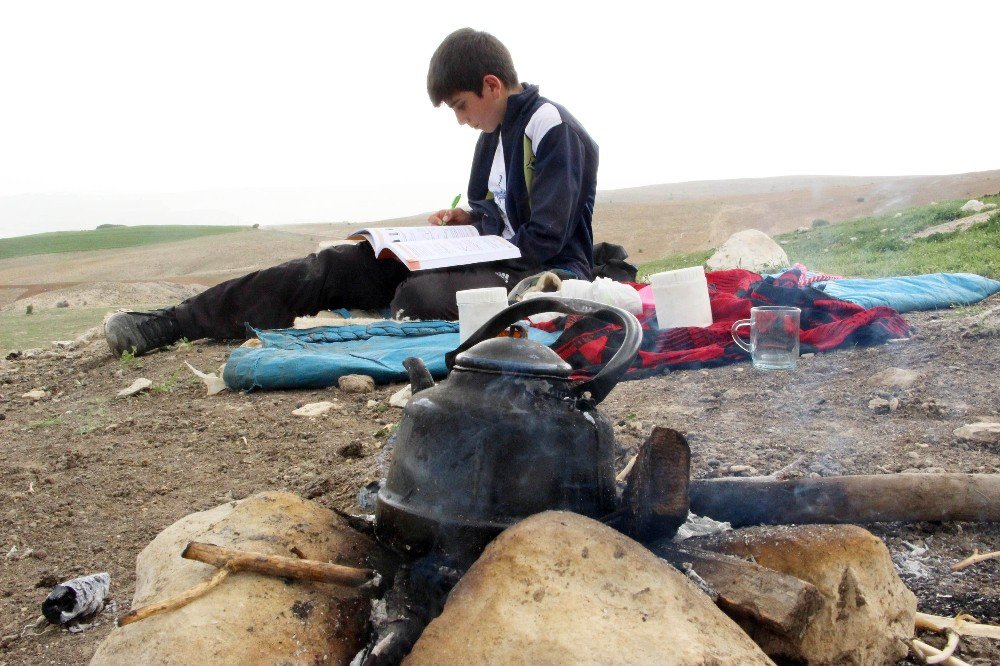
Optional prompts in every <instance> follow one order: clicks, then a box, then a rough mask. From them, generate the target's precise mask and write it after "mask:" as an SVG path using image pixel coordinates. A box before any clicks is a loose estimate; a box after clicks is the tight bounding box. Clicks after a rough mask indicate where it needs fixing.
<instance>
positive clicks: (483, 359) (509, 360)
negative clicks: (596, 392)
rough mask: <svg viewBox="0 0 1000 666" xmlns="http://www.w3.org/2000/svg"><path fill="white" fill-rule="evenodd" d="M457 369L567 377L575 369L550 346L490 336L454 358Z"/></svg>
mask: <svg viewBox="0 0 1000 666" xmlns="http://www.w3.org/2000/svg"><path fill="white" fill-rule="evenodd" d="M455 368H456V369H461V370H480V371H486V372H501V373H511V374H518V375H533V376H539V377H558V378H568V377H569V375H570V373H571V372H572V371H573V366H571V365H570V364H569V363H567V362H566V361H564V360H562V358H560V357H559V354H557V353H555V352H554V351H552V349H550V348H549V347H546V346H545V345H543V344H541V343H540V342H536V341H535V340H529V339H527V338H508V337H505V338H490V339H489V340H483V341H482V342H480V343H479V344H477V345H475V346H473V347H472V348H470V349H467V350H466V351H464V352H462V353H461V354H459V355H458V356H457V357H456V358H455Z"/></svg>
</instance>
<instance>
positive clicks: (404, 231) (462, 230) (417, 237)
mask: <svg viewBox="0 0 1000 666" xmlns="http://www.w3.org/2000/svg"><path fill="white" fill-rule="evenodd" d="M478 236H479V232H478V231H477V230H476V228H475V227H474V226H472V225H471V224H456V225H454V226H446V227H439V226H435V225H432V224H428V225H427V226H423V227H383V228H378V227H375V228H371V229H361V230H359V231H355V232H354V233H352V234H351V235H350V236H348V237H347V238H348V239H349V240H366V241H368V242H369V243H371V244H372V247H373V248H375V252H376V254H378V253H380V252H381V251H382V250H384V249H385V248H386V247H388V246H389V244H390V243H402V242H412V241H427V240H433V239H435V238H476V237H478Z"/></svg>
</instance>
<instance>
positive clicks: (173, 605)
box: [118, 569, 229, 627]
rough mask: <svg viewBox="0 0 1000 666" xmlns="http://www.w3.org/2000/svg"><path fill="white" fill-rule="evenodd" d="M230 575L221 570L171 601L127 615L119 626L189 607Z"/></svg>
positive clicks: (123, 616)
mask: <svg viewBox="0 0 1000 666" xmlns="http://www.w3.org/2000/svg"><path fill="white" fill-rule="evenodd" d="M228 575H229V570H228V569H219V570H218V571H216V572H215V575H214V576H212V577H211V578H209V579H208V580H206V581H203V582H201V583H198V584H197V585H195V586H194V587H192V588H191V589H190V590H185V591H184V592H181V593H180V594H178V595H176V596H173V597H170V598H169V599H165V600H163V601H161V602H160V603H158V604H150V605H149V606H143V607H142V608H137V609H135V610H133V611H129V612H128V613H125V614H124V615H122V616H121V617H120V618H118V626H119V627H124V626H125V625H126V624H132V623H133V622H138V621H139V620H145V619H146V618H147V617H152V616H153V615H159V614H160V613H165V612H167V611H172V610H177V609H178V608H181V607H182V606H187V605H188V604H189V603H191V602H192V601H194V600H195V599H197V598H198V597H200V596H202V595H203V594H205V593H206V592H208V591H209V590H211V589H213V588H215V587H216V586H218V585H219V584H220V583H221V582H222V581H224V580H225V579H226V576H228Z"/></svg>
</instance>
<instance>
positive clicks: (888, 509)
mask: <svg viewBox="0 0 1000 666" xmlns="http://www.w3.org/2000/svg"><path fill="white" fill-rule="evenodd" d="M689 493H690V498H691V510H692V511H693V512H694V513H696V514H698V515H701V516H709V517H710V518H714V519H716V520H724V521H728V522H730V523H732V525H733V527H742V526H745V525H781V524H805V523H879V522H893V521H902V522H919V521H925V520H926V521H940V520H968V521H981V522H1000V474H881V475H871V476H830V477H825V478H818V479H794V480H788V481H779V480H775V479H772V478H769V477H749V478H721V479H701V480H697V481H693V482H692V483H691V487H690V489H689Z"/></svg>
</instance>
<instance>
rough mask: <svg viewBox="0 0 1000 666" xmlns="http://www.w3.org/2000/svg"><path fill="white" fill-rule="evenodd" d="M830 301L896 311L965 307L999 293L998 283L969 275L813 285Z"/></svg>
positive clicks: (920, 276) (880, 279)
mask: <svg viewBox="0 0 1000 666" xmlns="http://www.w3.org/2000/svg"><path fill="white" fill-rule="evenodd" d="M813 286H814V287H816V288H817V289H821V290H822V291H824V292H826V293H827V294H829V295H830V296H833V297H834V298H839V299H840V300H842V301H850V302H851V303H857V304H858V305H860V306H861V307H864V308H872V307H875V306H876V305H888V306H889V307H890V308H892V309H893V310H895V311H896V312H900V313H902V312H912V311H914V310H934V309H937V308H947V307H950V306H953V305H969V304H971V303H976V302H978V301H981V300H983V299H984V298H986V297H988V296H992V295H993V294H995V293H997V292H1000V282H998V281H996V280H991V279H990V278H987V277H983V276H982V275H975V274H973V273H929V274H927V275H908V276H903V277H889V278H875V279H870V280H867V279H853V278H851V279H845V280H831V281H829V282H818V283H816V284H814V285H813Z"/></svg>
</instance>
